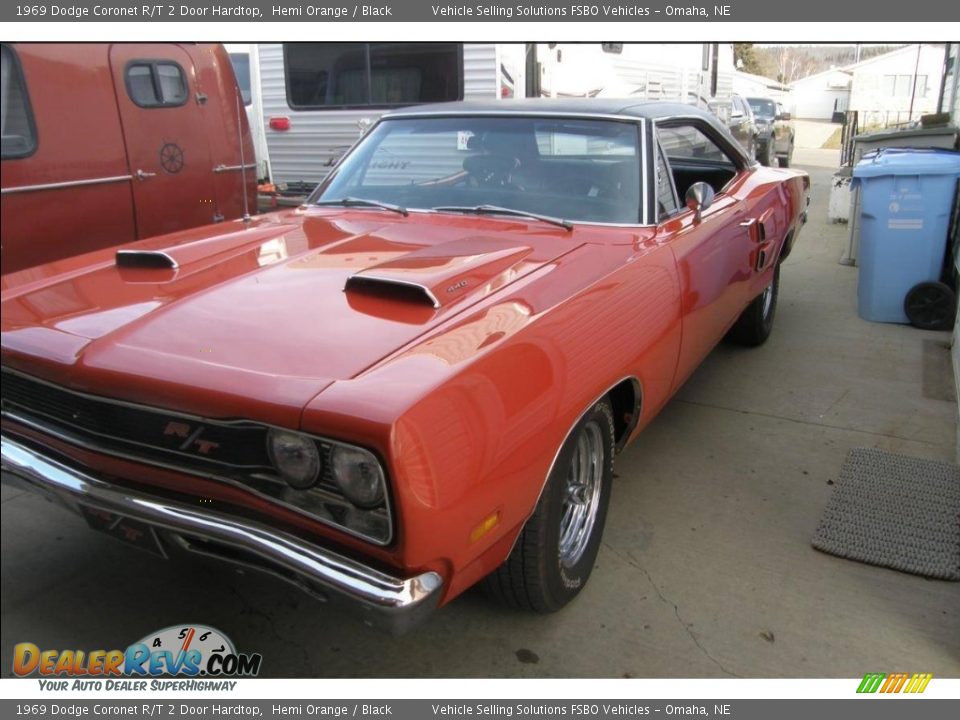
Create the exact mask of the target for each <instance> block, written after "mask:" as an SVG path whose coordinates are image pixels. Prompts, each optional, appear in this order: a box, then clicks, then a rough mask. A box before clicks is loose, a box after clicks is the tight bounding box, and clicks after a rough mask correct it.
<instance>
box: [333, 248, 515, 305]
mask: <svg viewBox="0 0 960 720" xmlns="http://www.w3.org/2000/svg"><path fill="white" fill-rule="evenodd" d="M531 252H532V250H531V248H529V247H526V246H523V245H519V246H518V245H512V244H509V243H504V242H503V241H500V240H492V239H489V238H464V239H461V240H454V241H451V242H448V243H444V244H442V245H438V246H432V247H425V248H422V249H420V250H415V251H413V252H411V253H407V254H406V255H403V256H401V257H398V258H393V259H391V260H388V261H387V262H384V263H380V264H378V265H373V266H371V267H368V268H365V269H363V270H361V271H360V272H357V273H354V274H353V275H351V276H350V277H349V278H347V282H346V285H345V286H344V291H345V292H347V293H351V292H358V293H365V294H371V295H376V296H378V297H381V298H383V299H388V300H393V301H396V302H402V303H405V304H416V305H421V306H423V305H426V306H428V307H433V308H434V309H440V308H443V307H446V306H448V305H452V304H453V303H455V302H457V301H458V300H460V299H462V298H463V297H465V296H467V295H474V294H476V293H478V292H480V294H481V295H485V294H487V293H489V292H493V291H494V290H496V289H498V288H500V287H502V286H503V285H506V284H507V283H509V282H510V281H511V280H513V279H515V278H516V277H518V276H519V274H520V272H519V268H518V266H519V265H522V264H523V260H524V258H526V256H527V255H529V254H530V253H531Z"/></svg>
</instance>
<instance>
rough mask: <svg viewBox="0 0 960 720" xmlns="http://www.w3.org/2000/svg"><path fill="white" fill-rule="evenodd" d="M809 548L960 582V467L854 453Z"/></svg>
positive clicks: (873, 450)
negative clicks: (812, 547) (811, 546)
mask: <svg viewBox="0 0 960 720" xmlns="http://www.w3.org/2000/svg"><path fill="white" fill-rule="evenodd" d="M813 546H814V547H815V548H816V549H817V550H822V551H823V552H826V553H830V554H831V555H837V556H838V557H842V558H847V559H850V560H859V561H860V562H865V563H870V564H871V565H881V566H883V567H889V568H893V569H894V570H901V571H903V572H908V573H913V574H915V575H923V576H924V577H930V578H939V579H942V580H960V467H958V466H957V465H954V464H953V463H948V462H943V461H939V460H926V459H923V458H915V457H908V456H906V455H897V454H895V453H889V452H886V451H884V450H878V449H876V448H854V449H853V450H851V451H850V453H849V454H848V455H847V459H846V460H845V461H844V463H843V467H842V468H841V470H840V477H839V478H838V479H837V481H836V487H835V488H834V491H833V495H832V496H831V498H830V500H829V502H828V503H827V507H826V509H825V510H824V512H823V517H822V518H820V526H819V527H818V528H817V531H816V533H815V534H814V536H813Z"/></svg>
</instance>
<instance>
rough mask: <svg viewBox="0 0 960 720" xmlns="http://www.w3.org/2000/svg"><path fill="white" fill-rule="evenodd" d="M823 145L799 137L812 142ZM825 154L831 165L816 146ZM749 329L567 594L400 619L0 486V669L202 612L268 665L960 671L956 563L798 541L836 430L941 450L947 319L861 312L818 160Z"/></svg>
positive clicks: (475, 672) (697, 385) (638, 470)
mask: <svg viewBox="0 0 960 720" xmlns="http://www.w3.org/2000/svg"><path fill="white" fill-rule="evenodd" d="M825 158H827V156H826V155H823V156H822V157H821V154H813V155H811V156H810V157H809V158H807V159H806V160H804V157H803V156H802V155H801V154H800V153H798V157H797V158H796V161H797V162H798V163H802V162H805V161H806V162H818V161H822V160H824V159H825ZM821 164H829V160H828V161H827V162H824V163H821ZM809 170H810V172H811V175H812V177H813V180H814V195H813V205H812V207H811V222H810V224H809V225H808V226H807V228H806V229H805V230H804V231H803V233H802V235H801V236H800V240H799V243H798V245H797V247H796V249H795V251H794V255H793V256H792V257H791V258H790V259H789V260H788V261H787V262H786V264H785V266H784V268H783V273H782V291H781V293H782V294H781V297H780V306H779V309H778V317H777V326H776V329H775V330H774V334H773V336H772V337H771V339H770V341H769V342H768V343H767V344H766V345H765V346H764V347H762V348H759V349H755V350H744V349H741V348H737V347H733V346H729V345H721V346H720V347H719V348H718V349H717V350H715V351H714V352H713V354H712V355H711V356H710V357H709V358H708V359H707V361H706V362H705V363H704V365H703V366H702V367H701V368H700V370H699V371H698V372H697V373H696V374H695V375H694V377H693V378H692V379H691V380H690V381H689V382H688V383H687V385H686V386H685V387H684V388H683V389H682V390H681V392H680V393H679V395H678V396H677V397H676V398H675V399H674V400H673V401H672V402H671V403H670V404H669V406H668V407H667V408H666V409H665V410H664V411H663V413H662V414H661V415H660V417H659V418H657V420H655V421H654V423H653V424H652V425H651V426H650V427H649V428H648V429H647V431H646V432H644V433H643V435H642V436H641V438H640V439H639V440H638V442H636V443H635V444H634V445H633V446H631V447H630V448H629V449H627V450H626V451H625V452H624V453H623V454H622V455H621V457H620V458H619V459H618V461H617V465H616V473H617V476H618V477H617V480H616V482H615V486H614V494H615V495H614V501H613V504H612V506H611V510H610V514H609V517H608V519H607V527H606V532H605V534H604V542H603V547H602V549H601V552H600V556H599V560H598V563H597V568H596V571H595V572H594V575H593V577H592V579H591V581H590V583H589V585H588V587H587V588H586V589H585V591H584V592H583V593H582V594H581V596H580V597H579V598H578V599H577V600H576V601H575V602H574V603H573V604H572V605H571V606H569V607H568V608H567V609H565V610H564V611H562V612H560V613H558V614H555V615H551V616H532V615H526V614H522V613H518V612H513V611H509V610H504V609H502V608H500V607H498V606H496V605H493V604H491V603H489V602H487V601H486V600H485V599H484V598H483V597H482V596H481V595H480V594H479V593H478V592H471V593H468V594H467V595H465V596H464V597H461V598H459V599H457V600H456V601H454V602H453V603H452V604H451V605H450V606H448V607H447V608H445V609H443V610H442V611H440V612H439V613H437V614H436V615H435V617H434V618H433V619H432V620H431V621H430V622H429V623H428V624H427V625H426V626H425V627H423V628H421V629H419V630H418V631H416V632H415V633H414V634H412V635H408V636H405V637H400V638H391V637H385V636H383V635H379V634H376V633H374V632H372V631H370V630H368V629H366V628H365V627H363V626H361V625H359V624H358V623H355V622H353V621H352V620H350V619H349V618H347V617H346V616H343V615H340V614H337V613H335V612H333V611H328V610H327V609H326V608H325V607H324V606H323V605H320V604H317V603H316V602H314V601H313V600H311V599H309V598H307V597H305V596H303V595H301V594H299V593H298V592H297V591H295V590H292V589H290V588H289V587H287V586H286V585H283V584H279V583H278V582H275V581H273V580H271V579H269V578H266V577H263V576H259V575H249V574H238V573H237V572H235V571H234V570H232V569H229V568H226V567H223V566H220V565H216V564H208V563H205V562H203V561H200V560H196V561H193V562H191V563H189V564H185V565H172V564H169V563H166V562H164V561H162V560H158V559H155V558H154V557H152V556H148V555H144V554H140V553H139V552H138V551H136V550H133V549H129V548H127V547H125V546H122V545H120V544H117V543H115V542H114V541H113V540H111V539H109V538H106V537H100V536H99V535H98V534H96V533H93V532H90V531H89V530H87V529H86V527H85V525H84V523H83V521H82V520H80V519H79V518H76V517H74V516H71V515H68V514H66V513H65V512H63V511H61V510H59V509H57V508H55V507H53V506H51V505H49V504H47V503H46V502H44V501H43V500H41V499H39V498H36V497H33V496H31V495H27V494H22V493H19V492H17V491H14V490H11V489H10V488H9V487H4V490H3V496H2V500H3V503H2V606H0V620H2V623H0V628H2V629H0V670H2V672H3V673H4V674H5V675H7V674H9V673H10V667H11V665H10V658H11V653H12V646H13V645H14V643H16V642H21V641H27V640H29V641H31V642H34V643H37V644H38V645H40V646H41V647H47V648H67V647H69V648H87V649H93V648H112V647H125V646H126V645H127V644H128V643H130V642H133V641H135V640H136V639H138V638H140V637H142V636H144V635H146V634H147V633H148V632H150V631H152V630H155V629H159V628H162V627H165V626H169V625H173V624H179V623H186V622H196V623H204V624H208V625H212V626H214V627H217V628H219V629H221V630H223V631H224V632H226V633H227V634H228V635H230V636H231V637H232V638H233V640H234V641H235V643H236V644H237V647H238V649H240V650H241V651H245V652H254V651H256V652H261V653H262V654H263V656H264V663H263V674H264V675H266V676H270V677H311V676H344V677H355V676H374V677H376V676H387V677H420V676H427V677H459V676H463V677H661V676H662V677H670V676H674V677H725V676H741V677H860V676H862V675H863V674H864V673H865V672H867V671H882V672H887V671H892V670H898V671H900V670H903V671H911V672H913V671H916V672H932V673H933V674H934V675H935V676H938V677H943V676H952V677H957V676H960V584H958V583H948V582H939V581H930V580H925V579H923V578H920V577H916V576H911V575H906V574H902V573H898V572H894V571H891V570H885V569H881V568H876V567H871V566H867V565H862V564H859V563H856V562H851V561H846V560H841V559H839V558H835V557H832V556H828V555H824V554H821V553H819V552H817V551H815V550H813V549H812V548H811V546H810V538H811V536H812V534H813V532H814V529H815V528H816V525H817V522H818V520H819V517H820V514H821V512H822V510H823V507H824V504H825V503H826V501H827V498H828V497H829V495H830V493H831V490H832V487H831V482H832V481H833V479H834V478H836V477H837V473H838V472H839V469H840V466H841V464H842V462H843V459H844V457H845V456H846V454H847V451H848V450H849V449H850V448H853V447H861V446H865V447H879V448H884V449H887V450H892V451H896V452H901V453H907V454H910V455H917V456H923V457H931V458H940V459H947V460H952V459H953V458H954V450H955V447H954V445H955V442H954V438H955V434H956V427H955V421H954V417H955V413H956V405H955V401H954V400H953V395H952V393H953V383H952V375H951V373H950V365H949V353H948V350H947V347H946V344H947V342H948V339H949V336H948V334H946V333H925V332H920V331H917V330H914V329H912V328H909V327H901V326H893V325H877V324H871V323H867V322H864V321H861V320H860V319H858V318H857V316H856V312H855V304H856V272H857V271H856V269H855V268H849V267H845V266H841V265H839V264H838V263H837V260H838V259H839V258H840V255H841V253H842V250H843V247H844V245H845V242H846V241H845V233H846V226H838V225H829V224H827V223H826V203H827V200H828V192H829V190H828V188H829V184H828V181H829V178H830V175H831V173H832V170H830V169H829V168H827V167H810V168H809Z"/></svg>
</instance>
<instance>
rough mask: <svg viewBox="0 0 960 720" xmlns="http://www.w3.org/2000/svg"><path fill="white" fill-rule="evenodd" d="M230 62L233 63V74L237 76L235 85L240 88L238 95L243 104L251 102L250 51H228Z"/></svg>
mask: <svg viewBox="0 0 960 720" xmlns="http://www.w3.org/2000/svg"><path fill="white" fill-rule="evenodd" d="M230 64H231V65H233V74H234V75H236V76H237V87H238V88H240V97H241V98H242V99H243V104H244V105H249V104H250V103H251V102H252V97H251V95H250V53H230Z"/></svg>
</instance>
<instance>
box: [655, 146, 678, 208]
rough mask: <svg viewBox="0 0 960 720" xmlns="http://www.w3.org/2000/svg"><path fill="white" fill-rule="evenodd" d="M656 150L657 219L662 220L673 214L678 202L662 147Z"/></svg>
mask: <svg viewBox="0 0 960 720" xmlns="http://www.w3.org/2000/svg"><path fill="white" fill-rule="evenodd" d="M657 150H658V152H657V220H663V219H665V218H667V217H669V216H671V215H673V214H674V213H675V212H676V211H677V209H678V207H679V204H678V202H677V195H676V193H675V192H674V189H673V178H672V177H671V175H670V168H669V167H668V166H667V158H666V157H665V156H664V154H663V148H659V147H658V148H657Z"/></svg>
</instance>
